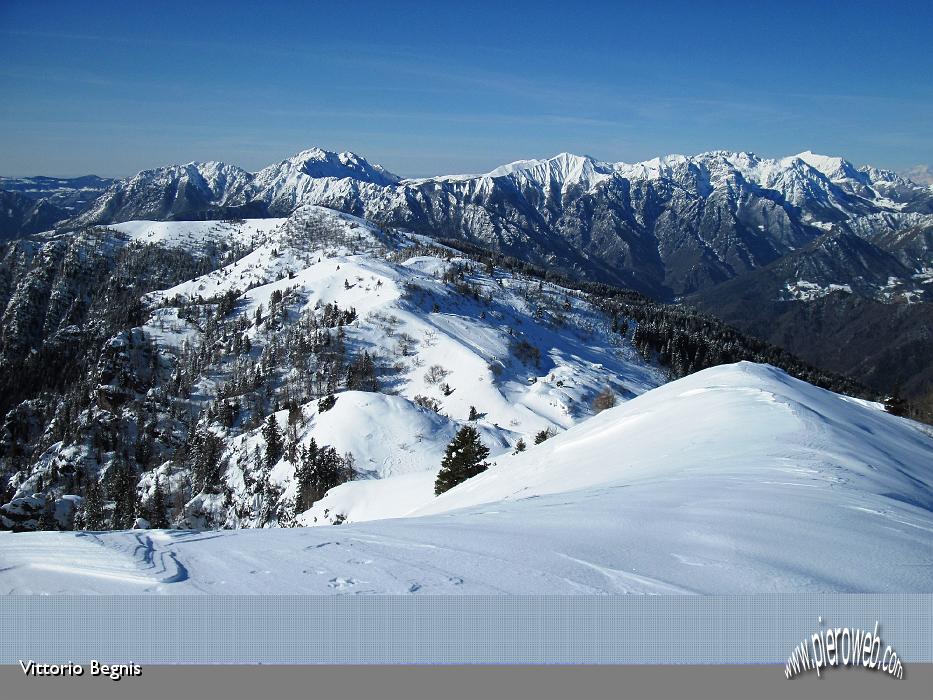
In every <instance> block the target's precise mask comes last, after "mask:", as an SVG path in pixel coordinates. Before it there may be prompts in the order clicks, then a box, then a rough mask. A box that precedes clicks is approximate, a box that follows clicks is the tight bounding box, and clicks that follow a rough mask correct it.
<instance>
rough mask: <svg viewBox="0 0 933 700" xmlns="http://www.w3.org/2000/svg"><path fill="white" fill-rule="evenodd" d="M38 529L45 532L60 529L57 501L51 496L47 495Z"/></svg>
mask: <svg viewBox="0 0 933 700" xmlns="http://www.w3.org/2000/svg"><path fill="white" fill-rule="evenodd" d="M37 529H39V530H43V531H48V530H57V529H58V521H57V520H56V519H55V499H54V498H53V497H52V495H51V494H48V493H47V494H45V503H44V504H43V506H42V514H41V515H40V516H39V523H38V525H37Z"/></svg>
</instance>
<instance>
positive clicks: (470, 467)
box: [434, 425, 489, 496]
mask: <svg viewBox="0 0 933 700" xmlns="http://www.w3.org/2000/svg"><path fill="white" fill-rule="evenodd" d="M488 456H489V448H488V447H486V446H485V445H484V444H483V443H482V441H481V440H480V439H479V432H478V431H477V430H476V428H474V427H473V426H472V425H465V426H464V427H462V428H461V429H460V430H459V431H458V432H457V434H456V436H454V439H453V440H452V441H451V443H450V444H449V445H447V451H446V452H445V453H444V460H443V461H442V462H441V470H440V472H439V473H438V475H437V481H435V482H434V494H435V495H437V496H439V495H441V494H442V493H444V492H445V491H448V490H450V489H452V488H453V487H454V486H456V485H457V484H459V483H461V482H463V481H466V480H467V479H469V478H470V477H473V476H476V475H477V474H481V473H482V472H484V471H486V469H487V468H488V467H489V465H488V464H487V463H486V462H485V461H484V460H485V459H486V458H487V457H488Z"/></svg>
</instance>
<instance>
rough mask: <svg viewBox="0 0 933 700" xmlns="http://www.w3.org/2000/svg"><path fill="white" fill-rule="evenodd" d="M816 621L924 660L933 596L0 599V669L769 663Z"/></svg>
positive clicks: (932, 651) (928, 658) (932, 653)
mask: <svg viewBox="0 0 933 700" xmlns="http://www.w3.org/2000/svg"><path fill="white" fill-rule="evenodd" d="M820 616H822V618H823V620H824V624H825V625H832V626H840V627H841V626H849V627H861V628H863V629H872V628H873V627H874V623H875V621H876V620H877V621H878V622H879V625H880V626H879V635H880V636H881V638H882V639H883V640H884V642H885V643H886V644H890V645H891V646H892V647H893V648H894V649H895V650H897V652H898V655H899V656H900V658H902V659H903V661H904V665H905V667H906V669H907V670H908V673H909V669H910V666H911V664H912V663H913V664H916V663H921V662H927V663H929V662H933V594H904V595H900V594H899V595H836V594H801V595H793V594H782V595H749V596H372V597H366V596H354V597H341V596H333V597H331V596H190V597H189V596H166V597H160V596H64V595H63V596H6V597H0V629H2V630H3V633H2V635H0V664H16V663H18V661H19V660H20V659H30V658H31V659H35V660H38V661H43V662H48V663H55V662H59V663H64V662H69V661H73V662H78V663H80V662H87V661H89V660H91V659H97V660H99V661H102V662H112V663H128V662H136V663H140V664H218V663H219V664H244V663H245V664H781V666H782V667H783V664H784V662H785V661H786V659H787V656H788V655H789V654H790V653H791V651H792V649H793V647H794V646H795V645H797V644H799V643H800V642H801V641H802V640H803V639H805V638H809V635H810V634H811V633H812V632H814V631H817V630H818V629H819V623H818V618H819V617H820Z"/></svg>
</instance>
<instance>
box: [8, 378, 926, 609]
mask: <svg viewBox="0 0 933 700" xmlns="http://www.w3.org/2000/svg"><path fill="white" fill-rule="evenodd" d="M403 478H404V477H403ZM392 479H393V477H389V478H387V479H384V480H383V481H384V483H385V485H386V486H387V487H389V485H390V484H391V483H392ZM931 562H933V438H931V436H930V434H929V433H928V432H927V431H926V429H925V428H923V427H922V426H920V425H918V424H916V423H913V422H911V421H908V420H905V419H901V418H897V417H894V416H891V415H889V414H886V413H884V411H883V410H881V408H880V407H879V406H877V405H875V404H870V403H867V402H864V401H859V400H855V399H850V398H848V397H844V396H840V395H838V394H834V393H832V392H828V391H825V390H822V389H818V388H815V387H813V386H811V385H809V384H806V383H804V382H801V381H798V380H796V379H792V378H790V377H789V376H788V375H786V374H785V373H783V372H782V371H780V370H777V369H775V368H773V367H770V366H766V365H756V364H751V363H739V364H734V365H724V366H720V367H715V368H712V369H708V370H704V371H702V372H699V373H696V374H693V375H691V376H689V377H686V378H684V379H681V380H678V381H675V382H671V383H669V384H666V385H664V386H661V387H659V388H656V389H652V390H650V391H647V392H646V393H644V394H642V395H641V396H638V397H636V398H634V399H632V400H630V401H628V402H627V403H625V404H623V405H621V406H617V407H616V408H612V409H609V410H606V411H604V412H603V413H601V414H599V415H598V416H596V417H594V418H591V419H589V420H587V421H585V422H583V423H581V424H579V425H576V426H573V427H571V428H569V429H568V430H566V431H565V432H563V433H562V434H560V435H558V436H556V437H553V438H551V439H549V440H547V441H545V442H543V443H542V444H540V445H536V446H533V447H530V448H529V449H528V450H527V451H525V452H524V453H521V454H518V455H507V456H502V457H499V458H498V459H497V460H496V462H495V464H494V465H493V466H492V467H491V468H490V469H489V470H488V471H487V472H485V473H483V474H481V475H479V476H477V477H474V478H473V479H470V480H468V481H466V482H464V483H462V484H461V485H459V486H457V487H455V488H453V489H452V490H450V491H448V492H447V493H445V494H443V495H442V496H440V497H437V498H434V497H433V495H432V494H430V493H429V494H426V495H425V497H424V499H423V501H422V502H421V503H420V504H418V505H415V506H413V508H412V512H411V513H409V514H408V516H406V517H400V518H395V519H391V520H373V521H370V522H360V523H351V524H344V525H340V526H331V527H323V528H320V527H318V528H294V529H275V530H242V531H216V532H191V531H189V532H183V531H158V532H144V531H143V532H140V531H128V532H110V533H77V534H75V533H30V534H25V535H22V534H10V533H3V534H0V590H3V591H4V592H8V593H14V592H21V593H54V592H97V593H105V592H121V593H136V592H157V593H242V592H249V593H273V592H275V593H285V592H308V593H406V592H407V593H458V592H459V593H749V592H789V591H794V592H800V591H835V592H868V591H870V592H915V591H923V592H929V591H933V567H931Z"/></svg>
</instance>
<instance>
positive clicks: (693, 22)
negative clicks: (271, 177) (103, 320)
mask: <svg viewBox="0 0 933 700" xmlns="http://www.w3.org/2000/svg"><path fill="white" fill-rule="evenodd" d="M931 34H933V3H930V2H887V3H880V2H878V3H876V2H863V1H861V0H856V1H852V2H838V3H837V2H820V1H817V0H810V1H809V2H786V1H785V2H768V3H758V2H734V3H732V2H682V3H681V2H678V3H653V2H644V1H642V2H633V3H629V2H607V3H597V2H586V3H573V2H566V1H565V2H560V3H546V2H535V3H523V2H503V1H502V0H499V1H498V2H480V1H477V2H471V3H464V2H457V3H453V2H440V1H439V2H433V3H431V2H424V1H422V2H417V3H409V2H404V1H401V0H396V1H394V2H385V1H383V2H368V1H363V0H359V1H357V2H338V1H332V2H328V3H315V2H307V3H294V4H292V3H269V4H268V6H266V7H260V5H259V3H242V4H240V3H237V2H233V0H227V1H226V2H172V3H168V2H166V3H134V2H125V1H124V2H120V3H110V2H103V1H101V2H86V3H82V2H74V1H72V2H34V1H33V2H20V1H11V0H0V96H2V97H0V174H3V175H26V174H49V175H75V174H83V173H87V172H94V173H97V174H99V175H127V174H131V173H133V172H135V171H137V170H140V169H142V168H146V167H154V166H157V165H162V164H166V163H172V162H187V161H190V160H224V161H227V162H231V163H236V164H239V165H241V166H243V167H245V168H247V169H251V170H254V169H258V168H260V167H262V166H264V165H267V164H269V163H271V162H274V161H277V160H279V159H281V158H284V157H286V156H288V155H291V154H292V153H294V152H296V151H299V150H301V149H303V148H306V147H309V146H312V145H319V146H322V147H324V148H328V149H331V150H353V151H355V152H357V153H360V154H362V155H364V156H366V157H367V158H369V159H370V160H372V161H375V162H379V163H382V164H383V165H385V166H386V167H387V168H389V169H390V170H392V171H395V172H397V173H399V174H402V175H410V176H418V175H431V174H440V173H461V172H481V171H486V170H489V169H491V168H493V167H495V166H496V165H499V164H501V163H504V162H508V161H511V160H516V159H519V158H528V157H543V156H549V155H553V154H555V153H557V152H560V151H572V152H575V153H586V154H589V155H593V156H595V157H597V158H601V159H604V160H613V161H617V160H625V161H637V160H643V159H646V158H651V157H654V156H656V155H660V154H666V153H687V154H692V153H698V152H701V151H705V150H711V149H717V148H724V149H730V150H751V151H755V152H757V153H759V154H761V155H765V156H780V155H788V154H792V153H797V152H799V151H802V150H804V149H807V148H809V149H811V150H813V151H816V152H820V153H828V154H832V155H844V156H846V157H847V158H849V159H850V160H852V161H854V162H856V163H857V164H863V163H872V164H874V165H878V166H882V167H892V168H897V169H899V168H904V167H907V166H910V165H914V164H917V163H933V51H931V40H930V37H931Z"/></svg>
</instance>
